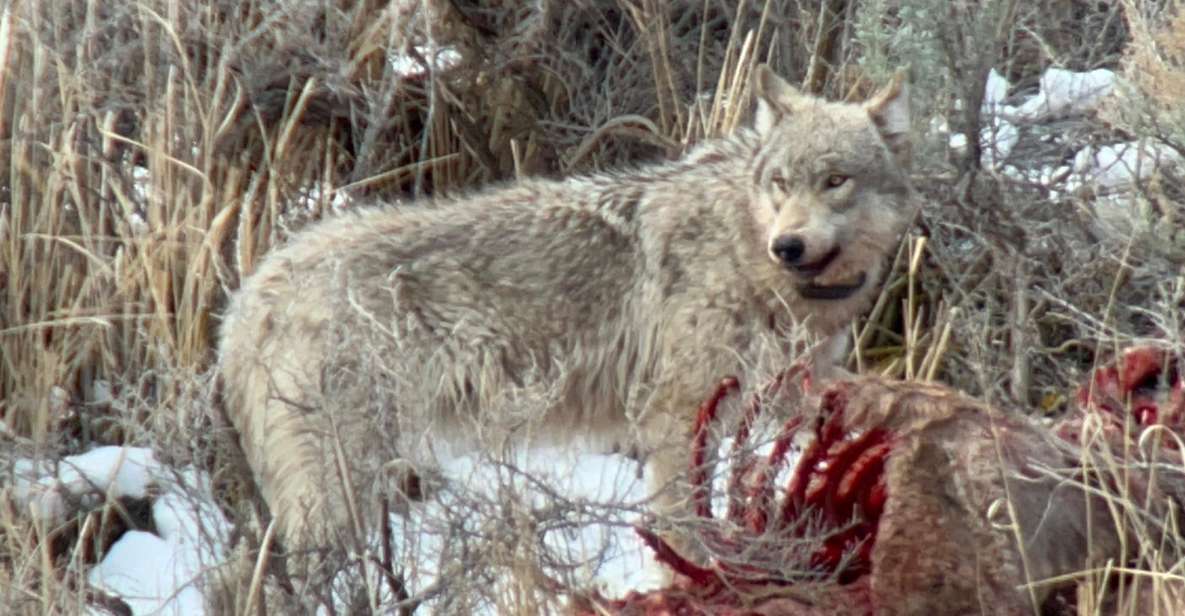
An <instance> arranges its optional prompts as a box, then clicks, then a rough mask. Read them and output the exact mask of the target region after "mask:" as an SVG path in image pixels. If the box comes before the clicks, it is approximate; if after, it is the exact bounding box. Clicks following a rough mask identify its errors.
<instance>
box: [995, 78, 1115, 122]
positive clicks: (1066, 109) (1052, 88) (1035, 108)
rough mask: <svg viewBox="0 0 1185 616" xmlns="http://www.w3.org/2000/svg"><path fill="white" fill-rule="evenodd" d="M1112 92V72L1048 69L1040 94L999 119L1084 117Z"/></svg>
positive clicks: (1113, 79)
mask: <svg viewBox="0 0 1185 616" xmlns="http://www.w3.org/2000/svg"><path fill="white" fill-rule="evenodd" d="M1114 89H1115V73H1114V72H1113V71H1109V70H1107V69H1102V68H1100V69H1096V70H1093V71H1086V72H1075V71H1069V70H1066V69H1063V68H1057V67H1053V66H1051V67H1049V68H1048V69H1046V70H1045V73H1043V74H1042V75H1041V91H1040V92H1039V93H1038V94H1037V95H1036V96H1034V97H1032V98H1030V99H1029V100H1027V101H1025V102H1024V103H1023V104H1022V105H1021V106H1020V107H1016V108H1009V109H1007V110H1005V111H1004V112H1003V115H1004V116H1005V117H1007V118H1008V119H1009V120H1010V121H1012V122H1025V121H1028V122H1035V121H1039V120H1043V119H1047V118H1052V117H1058V116H1064V115H1071V114H1081V113H1086V112H1089V111H1092V110H1094V109H1095V108H1097V107H1098V106H1099V103H1100V102H1102V100H1103V99H1104V98H1106V97H1107V96H1108V95H1109V94H1111V92H1112V91H1113V90H1114Z"/></svg>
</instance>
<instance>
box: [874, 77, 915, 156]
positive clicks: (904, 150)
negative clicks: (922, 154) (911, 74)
mask: <svg viewBox="0 0 1185 616" xmlns="http://www.w3.org/2000/svg"><path fill="white" fill-rule="evenodd" d="M864 108H865V109H867V110H868V115H869V116H871V117H872V122H873V123H874V124H876V128H877V130H879V131H880V134H881V137H882V138H884V140H885V144H886V145H888V146H889V150H890V151H892V152H893V155H894V156H896V157H897V160H898V161H900V162H901V163H902V165H906V166H908V164H909V155H910V152H909V149H910V148H909V86H908V85H906V83H905V70H904V69H902V70H899V71H897V73H896V74H894V75H893V78H892V79H890V80H889V83H888V84H887V85H885V87H883V88H881V89H880V91H879V92H877V93H876V94H873V95H872V98H869V99H868V102H866V103H864Z"/></svg>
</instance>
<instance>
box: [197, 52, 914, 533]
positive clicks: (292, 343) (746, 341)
mask: <svg viewBox="0 0 1185 616" xmlns="http://www.w3.org/2000/svg"><path fill="white" fill-rule="evenodd" d="M752 84H753V88H754V91H755V93H756V98H757V108H756V113H755V119H754V121H753V123H752V126H751V127H743V128H740V129H738V130H737V131H736V132H735V133H734V134H732V135H730V136H728V137H725V138H720V139H714V140H708V141H705V142H703V143H701V144H699V145H698V146H696V147H695V148H694V149H692V150H691V151H690V152H689V153H688V154H687V155H686V156H685V157H684V158H683V159H681V160H678V161H675V162H662V163H656V164H652V165H650V166H645V167H641V168H638V169H634V170H628V171H618V172H613V173H603V174H597V175H591V176H588V177H576V178H569V179H561V180H553V179H527V180H523V181H519V182H516V183H514V184H511V185H508V186H503V187H498V188H494V189H491V190H488V191H486V192H480V193H477V194H470V195H464V196H459V197H453V198H439V199H435V200H431V202H424V203H415V204H406V205H386V206H377V207H367V208H360V209H358V210H357V211H354V212H350V213H347V214H343V215H341V216H337V217H334V218H332V219H329V220H325V221H322V222H320V223H317V224H314V225H312V226H311V227H309V228H307V229H306V230H304V231H303V232H301V233H299V234H297V235H295V236H294V237H293V238H291V240H290V241H289V242H288V243H287V244H286V245H285V246H283V247H281V248H279V249H277V250H275V251H274V252H272V253H271V254H269V255H267V256H266V257H265V258H264V259H263V260H262V262H261V263H260V264H259V266H258V268H257V269H256V271H255V272H254V273H252V274H251V275H250V276H248V277H247V278H246V279H245V280H244V281H243V284H242V287H241V288H240V289H239V290H238V291H237V293H235V294H234V296H233V297H232V298H231V301H230V304H229V307H228V309H227V311H226V314H225V317H224V321H223V323H222V328H221V340H220V344H219V348H218V352H219V357H218V369H219V373H220V380H221V383H222V391H223V394H222V395H223V405H224V408H225V411H226V413H227V415H228V416H229V418H230V420H231V421H232V423H233V425H234V427H235V428H236V429H237V430H238V433H239V436H240V439H241V444H242V447H243V449H244V451H245V453H246V456H247V460H248V462H249V464H250V466H251V468H252V471H253V473H254V474H255V478H256V481H257V483H258V485H259V487H260V488H261V492H262V494H263V497H264V499H265V500H266V502H267V504H268V505H269V507H270V509H271V511H272V513H273V515H274V516H275V517H276V520H277V525H278V530H279V536H280V537H281V538H282V539H283V540H284V541H285V542H286V543H287V544H288V547H289V548H305V547H318V546H323V545H328V544H329V543H330V542H332V541H335V540H340V539H341V538H343V537H349V536H351V535H353V536H355V537H356V536H357V534H356V533H358V532H364V531H365V529H366V528H367V526H368V524H371V523H373V522H368V520H373V515H374V506H373V503H374V502H375V500H376V499H375V496H376V494H377V493H378V492H380V491H382V490H387V489H393V488H392V487H391V486H390V485H389V484H390V482H391V479H390V477H389V476H388V475H389V474H390V473H389V471H390V469H391V468H392V464H394V463H395V462H396V461H397V460H398V459H407V460H416V459H417V457H418V456H420V455H421V454H422V453H423V452H425V451H428V450H431V449H432V448H433V447H434V446H435V444H436V443H438V442H441V441H442V440H449V439H454V438H464V437H462V436H460V435H463V434H469V435H478V436H480V437H481V440H483V441H484V442H487V443H488V442H490V441H491V440H494V441H497V439H502V438H516V437H517V436H519V435H523V434H527V435H545V436H546V435H550V436H551V437H556V438H566V437H568V436H569V435H575V434H590V435H603V436H605V435H607V436H608V437H609V438H612V439H617V438H628V439H631V440H632V442H634V443H637V447H639V448H640V450H641V451H643V452H645V453H646V454H647V455H648V458H647V460H648V462H647V464H648V470H647V473H648V475H649V476H650V478H649V481H651V482H652V483H653V485H654V486H655V489H656V490H658V489H659V488H660V487H662V486H665V485H667V484H668V483H670V482H672V480H673V479H675V478H676V476H677V474H678V470H680V469H682V468H683V467H684V466H685V456H686V450H687V441H686V439H687V436H688V431H689V430H690V427H691V423H692V422H691V418H692V414H693V413H694V411H695V408H696V406H697V404H698V402H699V401H700V399H701V398H702V397H703V395H704V393H705V392H706V391H708V390H709V389H710V388H711V387H712V386H713V384H714V383H716V381H717V380H718V379H719V378H720V377H722V376H725V375H729V374H737V373H740V372H741V371H742V370H743V369H744V368H745V366H746V362H749V361H751V360H752V356H753V354H754V353H756V352H757V351H756V349H758V348H760V347H761V345H762V344H767V343H769V341H770V340H773V341H775V342H776V341H777V340H779V339H782V338H784V337H786V336H788V335H789V333H790V332H792V331H795V330H802V331H807V332H810V333H811V334H813V335H818V336H827V335H831V334H833V333H835V332H837V331H839V330H840V329H841V328H843V327H844V326H845V325H847V324H848V323H849V322H850V321H851V320H852V319H853V318H854V317H856V316H857V315H858V314H859V313H860V312H861V311H862V310H865V309H866V308H867V306H868V305H869V303H870V301H871V298H873V297H874V296H875V293H876V291H877V286H878V281H879V278H880V276H881V274H882V269H883V261H884V260H885V259H884V257H885V255H886V254H887V253H888V252H890V251H891V250H892V249H893V247H894V246H895V244H896V242H897V238H898V236H899V235H900V233H901V232H902V230H903V228H904V227H905V226H906V224H907V222H908V221H909V219H910V218H911V216H912V214H913V211H914V203H915V201H916V199H915V193H914V191H913V189H912V187H911V185H910V182H909V179H908V177H907V169H908V164H909V103H908V95H907V93H906V88H905V85H904V84H903V83H902V80H901V78H900V77H898V78H896V79H894V81H893V82H892V83H890V84H889V85H888V86H886V87H885V88H884V89H882V90H881V91H880V92H878V93H877V94H875V95H874V96H873V97H872V98H871V99H870V100H869V101H868V102H865V103H863V104H852V103H836V102H827V101H824V100H821V99H818V98H815V97H812V96H808V95H805V94H802V93H800V92H799V91H798V90H796V89H795V88H794V87H792V86H791V85H790V84H788V83H787V82H785V81H784V80H783V79H781V78H780V77H778V76H777V75H775V74H774V73H773V72H772V71H771V70H770V69H769V68H767V67H765V66H761V67H759V68H758V69H757V70H756V72H755V73H754V76H753V80H752ZM529 400H536V403H533V404H531V403H528V401H529ZM538 401H542V402H538ZM495 446H496V445H495Z"/></svg>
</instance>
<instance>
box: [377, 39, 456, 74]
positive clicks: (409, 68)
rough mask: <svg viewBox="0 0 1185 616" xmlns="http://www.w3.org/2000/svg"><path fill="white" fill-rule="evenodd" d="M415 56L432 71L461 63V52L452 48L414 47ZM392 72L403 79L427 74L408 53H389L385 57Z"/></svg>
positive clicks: (419, 63)
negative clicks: (424, 62) (420, 58)
mask: <svg viewBox="0 0 1185 616" xmlns="http://www.w3.org/2000/svg"><path fill="white" fill-rule="evenodd" d="M415 51H416V55H419V56H420V57H422V58H423V59H424V60H425V61H426V62H427V63H428V67H430V68H431V69H432V70H433V71H442V70H446V69H449V68H452V67H454V66H456V65H457V64H459V63H460V62H461V52H459V51H457V50H456V49H454V48H452V47H440V48H434V47H430V46H426V45H416V47H415ZM387 62H389V63H390V65H391V68H392V70H394V71H395V74H396V75H399V76H401V77H404V78H413V77H422V76H424V75H425V74H427V72H428V67H425V66H424V65H423V64H422V63H421V62H420V60H419V59H417V58H416V57H415V55H413V54H409V53H391V54H390V55H388V56H387Z"/></svg>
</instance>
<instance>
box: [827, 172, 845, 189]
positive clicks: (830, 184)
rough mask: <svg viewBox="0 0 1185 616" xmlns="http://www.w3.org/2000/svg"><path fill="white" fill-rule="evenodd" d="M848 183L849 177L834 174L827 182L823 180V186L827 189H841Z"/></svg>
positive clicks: (828, 177)
mask: <svg viewBox="0 0 1185 616" xmlns="http://www.w3.org/2000/svg"><path fill="white" fill-rule="evenodd" d="M847 183H848V176H846V175H840V174H838V173H832V174H831V175H829V176H827V179H826V180H823V186H825V187H827V188H839V187H840V186H843V185H844V184H847Z"/></svg>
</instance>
